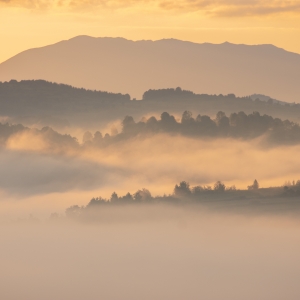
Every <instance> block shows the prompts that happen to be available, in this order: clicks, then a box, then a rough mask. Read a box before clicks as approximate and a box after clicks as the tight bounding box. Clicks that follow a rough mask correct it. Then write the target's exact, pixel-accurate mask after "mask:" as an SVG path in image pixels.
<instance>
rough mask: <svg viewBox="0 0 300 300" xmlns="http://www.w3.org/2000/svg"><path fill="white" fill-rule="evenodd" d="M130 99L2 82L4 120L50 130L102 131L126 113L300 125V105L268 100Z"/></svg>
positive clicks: (175, 93) (162, 94) (163, 92)
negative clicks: (245, 117) (258, 117)
mask: <svg viewBox="0 0 300 300" xmlns="http://www.w3.org/2000/svg"><path fill="white" fill-rule="evenodd" d="M130 99H131V98H130V95H128V94H126V95H124V94H113V93H107V92H101V91H92V90H86V89H79V88H74V87H72V86H68V85H64V84H56V83H51V82H47V81H43V80H34V81H33V80H28V81H20V82H17V81H15V80H12V81H9V82H3V83H1V82H0V118H1V120H0V121H2V122H3V121H4V122H6V121H8V122H10V123H22V124H24V125H26V126H30V127H32V126H34V127H38V128H42V127H44V126H51V127H53V128H55V129H61V128H62V127H69V126H73V127H81V128H83V129H87V130H96V129H97V130H98V129H99V128H100V127H102V126H106V125H107V124H108V123H110V122H114V121H116V120H121V119H124V117H125V116H126V115H130V116H132V117H134V118H135V119H136V120H139V119H140V118H142V117H144V116H147V115H150V114H153V115H155V116H158V115H160V114H161V113H162V112H163V111H167V112H169V113H172V114H174V115H175V116H176V117H179V116H181V114H182V112H183V111H185V110H189V111H191V112H192V113H194V114H195V115H198V114H199V113H200V114H201V115H203V114H206V115H209V116H214V115H215V113H216V112H217V111H223V112H225V113H227V114H231V113H233V112H240V111H244V112H245V113H247V114H250V113H253V112H254V111H256V112H259V113H260V114H262V115H263V114H268V115H270V116H272V117H277V118H281V119H290V120H292V121H296V122H299V121H300V119H299V116H300V104H288V103H282V102H278V101H275V100H274V101H267V102H266V101H265V100H260V99H258V98H255V100H253V99H252V98H251V97H236V96H235V95H234V94H229V95H222V94H221V95H207V94H196V93H194V92H191V91H187V90H182V89H181V88H179V87H178V88H176V89H160V90H148V91H146V92H145V93H144V94H143V97H142V100H139V101H137V100H130Z"/></svg>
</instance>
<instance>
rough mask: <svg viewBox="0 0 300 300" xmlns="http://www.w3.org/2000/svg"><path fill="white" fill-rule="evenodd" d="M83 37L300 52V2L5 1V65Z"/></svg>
mask: <svg viewBox="0 0 300 300" xmlns="http://www.w3.org/2000/svg"><path fill="white" fill-rule="evenodd" d="M77 35H91V36H95V37H104V36H109V37H124V38H127V39H131V40H141V39H151V40H157V39H162V38H177V39H182V40H188V41H193V42H199V43H203V42H210V43H222V42H225V41H229V42H232V43H242V44H274V45H276V46H278V47H281V48H284V49H286V50H289V51H292V52H297V53H300V0H295V1H293V0H291V1H285V0H283V1H280V0H278V1H277V0H276V1H274V0H213V1H208V0H174V1H168V0H42V1H40V0H0V41H1V47H0V62H3V61H5V60H6V59H8V58H10V57H12V56H13V55H15V54H17V53H19V52H21V51H24V50H26V49H29V48H34V47H41V46H45V45H48V44H52V43H55V42H58V41H60V40H64V39H69V38H72V37H74V36H77Z"/></svg>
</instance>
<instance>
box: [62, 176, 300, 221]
mask: <svg viewBox="0 0 300 300" xmlns="http://www.w3.org/2000/svg"><path fill="white" fill-rule="evenodd" d="M299 197H300V180H298V181H296V182H295V181H293V182H292V183H290V182H287V183H286V184H285V185H284V186H280V187H269V188H260V186H259V183H258V181H257V180H256V179H255V180H254V182H253V183H252V184H250V185H249V186H248V187H247V189H245V190H239V189H236V187H235V186H234V185H233V186H229V187H227V186H226V185H225V184H224V183H223V182H221V181H217V182H216V183H215V184H214V185H213V186H201V185H197V186H194V187H191V186H190V184H189V183H188V182H186V181H182V182H180V183H179V184H176V185H175V187H174V190H173V193H172V194H168V195H166V194H164V195H163V196H152V194H151V192H150V191H149V190H147V189H145V188H143V189H139V190H138V191H136V192H135V193H132V194H131V193H129V192H128V193H127V194H126V195H123V196H118V194H117V193H116V192H113V193H112V195H111V197H110V198H103V197H101V196H100V197H94V198H92V199H91V200H90V201H89V203H88V204H87V205H86V206H78V205H72V206H70V207H69V208H67V209H66V215H67V216H68V217H78V216H82V215H83V216H84V214H85V213H89V212H93V211H95V210H97V209H98V208H102V207H107V206H114V205H125V204H151V203H152V204H154V203H156V204H159V203H165V204H193V203H194V204H197V203H198V204H206V205H211V204H214V205H219V206H224V205H225V207H226V205H227V206H228V208H229V209H230V208H231V207H232V204H234V206H238V205H242V206H245V208H246V209H248V208H249V204H250V206H251V205H252V206H253V204H255V205H256V206H257V205H258V206H259V204H263V205H262V206H260V207H259V208H263V209H265V208H266V205H267V206H273V207H275V208H276V207H277V209H278V208H282V206H284V205H286V207H285V208H288V209H289V208H290V206H289V205H292V207H293V208H297V209H300V200H299ZM256 200H259V201H261V203H259V202H255V201H256ZM274 200H275V201H274ZM276 200H277V201H276ZM249 201H250V202H249ZM253 201H254V202H253ZM250 208H251V207H250Z"/></svg>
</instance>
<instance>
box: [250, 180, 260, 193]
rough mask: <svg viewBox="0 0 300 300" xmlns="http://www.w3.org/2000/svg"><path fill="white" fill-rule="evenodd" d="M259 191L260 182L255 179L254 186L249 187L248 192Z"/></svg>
mask: <svg viewBox="0 0 300 300" xmlns="http://www.w3.org/2000/svg"><path fill="white" fill-rule="evenodd" d="M258 189H259V183H258V181H257V180H256V179H255V180H254V181H253V184H252V185H249V186H248V190H258Z"/></svg>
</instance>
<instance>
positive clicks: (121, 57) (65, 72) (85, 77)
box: [0, 35, 300, 102]
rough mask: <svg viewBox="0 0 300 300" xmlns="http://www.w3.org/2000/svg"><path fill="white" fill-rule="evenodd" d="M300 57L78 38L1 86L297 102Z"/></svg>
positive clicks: (38, 51)
mask: <svg viewBox="0 0 300 300" xmlns="http://www.w3.org/2000/svg"><path fill="white" fill-rule="evenodd" d="M299 78H300V55H299V54H295V53H291V52H288V51H285V50H283V49H280V48H278V47H275V46H273V45H268V44H266V45H243V44H240V45H236V44H232V43H230V42H228V41H226V42H224V43H222V44H211V43H202V44H200V43H194V42H189V41H181V40H177V39H173V38H170V39H161V40H156V41H151V40H141V41H131V40H127V39H124V38H121V37H114V38H112V37H91V36H88V35H80V36H76V37H73V38H71V39H69V40H64V41H61V42H59V43H56V44H53V45H49V46H45V47H41V48H35V49H29V50H27V51H24V52H22V53H19V54H18V55H16V56H14V57H12V58H10V59H9V60H7V61H6V62H3V63H2V64H0V81H9V80H10V79H17V80H22V79H25V80H29V79H44V80H48V81H52V82H61V83H65V84H70V85H72V86H76V87H79V88H81V87H83V88H86V89H92V90H106V91H110V92H114V93H119V92H120V93H123V94H130V95H132V97H133V98H138V99H139V98H141V97H142V94H143V92H144V91H145V90H149V89H162V88H166V87H170V86H173V87H174V86H181V87H182V88H183V89H185V90H192V91H194V92H195V93H205V94H225V95H227V94H231V93H234V94H236V95H237V96H244V95H251V94H255V93H256V94H263V95H273V96H274V97H275V98H276V99H282V100H283V101H288V102H299V101H300V99H299V95H300V86H299V82H298V81H299Z"/></svg>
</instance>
